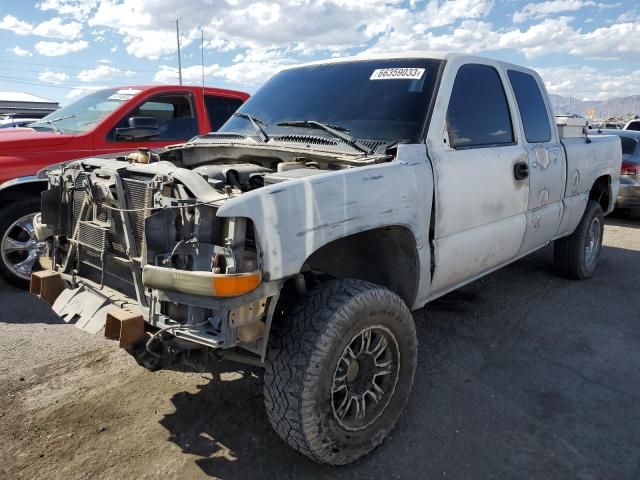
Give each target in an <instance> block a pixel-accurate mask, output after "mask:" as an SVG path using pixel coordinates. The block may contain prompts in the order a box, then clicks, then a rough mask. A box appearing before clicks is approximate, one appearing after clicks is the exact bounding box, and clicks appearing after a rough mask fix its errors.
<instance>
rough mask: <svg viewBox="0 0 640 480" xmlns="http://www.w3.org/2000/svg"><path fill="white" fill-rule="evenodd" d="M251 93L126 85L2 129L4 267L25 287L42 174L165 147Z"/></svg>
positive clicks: (209, 126) (211, 127) (0, 266)
mask: <svg viewBox="0 0 640 480" xmlns="http://www.w3.org/2000/svg"><path fill="white" fill-rule="evenodd" d="M247 98H249V95H248V94H246V93H244V92H238V91H233V90H224V89H219V88H203V87H189V86H126V87H117V88H109V89H106V90H100V91H98V92H95V93H92V94H90V95H87V96H86V97H83V98H81V99H80V100H78V101H76V102H74V103H72V104H70V105H68V106H66V107H63V108H61V109H60V110H57V111H56V112H54V113H52V114H50V115H48V116H47V117H45V118H43V119H42V120H39V121H38V122H35V123H33V124H31V126H30V128H13V129H7V130H0V183H2V182H4V183H2V184H1V185H0V274H1V275H2V276H3V277H4V278H5V279H6V280H7V281H9V282H10V283H13V284H14V285H17V286H26V285H27V283H28V281H29V277H30V275H31V270H32V268H33V266H34V264H35V262H36V261H37V260H38V257H39V254H40V253H41V252H40V249H41V248H42V246H41V245H40V244H39V243H38V242H37V241H36V239H35V237H34V235H33V227H32V219H33V216H34V215H35V214H36V213H37V212H38V211H39V209H40V192H41V191H42V190H43V189H44V188H46V182H45V181H44V180H42V179H39V178H38V177H37V176H36V173H37V172H38V171H39V170H40V169H42V168H44V167H46V166H48V165H52V164H55V163H59V162H63V161H66V160H72V159H75V158H82V157H88V156H94V155H104V154H108V153H114V152H124V151H130V150H135V149H136V148H139V147H148V148H159V147H165V146H167V145H171V144H175V143H182V142H185V141H187V140H189V139H190V138H192V137H194V136H195V135H200V134H205V133H208V132H211V131H215V130H217V129H218V128H219V127H220V126H222V124H223V123H224V122H226V121H227V119H228V118H229V117H230V116H231V115H232V114H233V113H234V112H235V111H236V109H237V108H238V107H239V106H240V105H241V104H242V103H243V102H244V101H245V100H246V99H247Z"/></svg>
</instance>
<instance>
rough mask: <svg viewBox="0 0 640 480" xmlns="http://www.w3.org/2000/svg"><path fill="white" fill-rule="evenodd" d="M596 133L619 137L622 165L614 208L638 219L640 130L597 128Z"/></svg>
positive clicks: (639, 215)
mask: <svg viewBox="0 0 640 480" xmlns="http://www.w3.org/2000/svg"><path fill="white" fill-rule="evenodd" d="M598 133H599V134H603V135H617V136H619V137H620V140H621V142H622V167H621V169H620V193H618V198H617V199H616V208H620V209H623V210H627V211H628V212H629V214H630V215H631V217H632V218H638V219H640V131H637V130H633V129H630V130H599V131H598Z"/></svg>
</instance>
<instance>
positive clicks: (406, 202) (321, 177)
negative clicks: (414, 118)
mask: <svg viewBox="0 0 640 480" xmlns="http://www.w3.org/2000/svg"><path fill="white" fill-rule="evenodd" d="M433 189H434V185H433V172H432V168H431V163H430V161H429V159H428V157H427V150H426V145H425V144H416V145H399V147H398V153H397V157H396V159H395V160H393V161H391V162H388V163H382V164H377V165H370V166H363V167H357V168H350V169H346V170H338V171H333V172H327V173H323V174H318V175H313V176H311V177H306V178H302V179H297V180H291V181H288V182H286V183H283V184H277V185H270V186H267V187H264V188H261V189H258V190H254V191H252V192H248V193H245V194H244V195H242V196H240V197H236V198H234V199H231V200H229V201H227V202H225V204H224V205H223V206H222V207H221V208H220V209H219V210H218V213H217V215H218V216H219V217H246V218H249V219H250V220H251V221H252V222H253V224H254V227H255V232H256V240H257V241H258V244H259V246H260V249H261V255H262V266H263V274H264V277H265V279H267V280H277V279H283V278H287V277H289V276H291V275H295V274H297V273H298V272H300V270H301V268H302V267H303V265H304V263H305V261H306V259H307V258H308V257H309V256H310V255H311V254H312V253H314V252H315V251H317V250H318V249H319V248H320V247H322V246H324V245H326V244H328V243H329V242H332V241H334V240H337V239H340V238H342V237H346V236H348V235H352V234H355V233H359V232H363V231H366V230H371V229H374V228H379V227H385V226H403V227H406V228H408V229H409V230H410V231H411V232H412V234H413V236H414V239H415V242H416V250H417V251H418V256H419V259H420V275H419V278H420V280H419V283H420V285H419V286H418V288H417V289H416V290H417V295H416V298H415V302H414V306H422V304H424V301H425V299H426V298H427V296H428V293H429V289H430V282H431V277H430V274H429V272H430V264H431V251H430V248H429V223H430V219H431V207H432V205H431V203H432V199H433ZM385 253H388V252H385Z"/></svg>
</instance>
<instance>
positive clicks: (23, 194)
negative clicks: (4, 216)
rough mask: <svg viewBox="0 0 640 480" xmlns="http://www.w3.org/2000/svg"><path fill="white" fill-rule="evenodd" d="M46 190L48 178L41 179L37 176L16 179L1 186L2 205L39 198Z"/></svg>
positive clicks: (0, 199) (0, 200)
mask: <svg viewBox="0 0 640 480" xmlns="http://www.w3.org/2000/svg"><path fill="white" fill-rule="evenodd" d="M46 189H47V179H46V178H39V177H38V176H36V175H28V176H25V177H18V178H14V179H13V180H9V181H6V182H4V183H2V184H0V205H2V204H6V203H10V202H12V201H15V200H24V199H25V198H29V197H34V196H37V197H39V195H40V192H42V191H43V190H46Z"/></svg>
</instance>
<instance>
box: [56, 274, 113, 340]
mask: <svg viewBox="0 0 640 480" xmlns="http://www.w3.org/2000/svg"><path fill="white" fill-rule="evenodd" d="M52 308H53V311H54V312H56V313H57V314H58V315H59V316H60V318H62V320H64V321H65V322H67V323H75V325H76V327H77V328H79V329H81V330H84V331H85V332H88V333H92V334H96V333H98V332H99V331H100V330H102V328H103V327H104V324H105V322H106V320H107V312H108V311H109V310H110V309H111V308H113V305H112V303H111V300H110V299H109V297H107V296H105V295H102V294H101V293H99V292H97V291H95V290H91V289H89V288H87V287H85V286H84V285H83V286H80V287H78V288H75V289H68V290H64V291H63V292H62V293H61V294H60V296H59V297H58V298H57V299H56V301H55V302H54V304H53V306H52Z"/></svg>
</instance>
